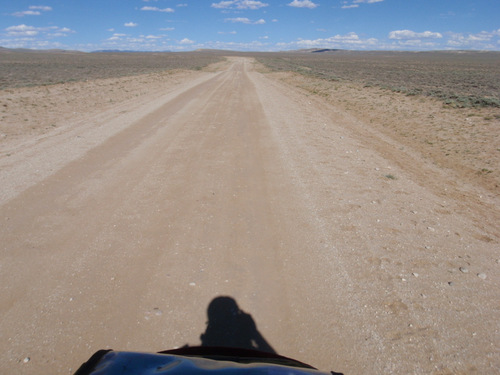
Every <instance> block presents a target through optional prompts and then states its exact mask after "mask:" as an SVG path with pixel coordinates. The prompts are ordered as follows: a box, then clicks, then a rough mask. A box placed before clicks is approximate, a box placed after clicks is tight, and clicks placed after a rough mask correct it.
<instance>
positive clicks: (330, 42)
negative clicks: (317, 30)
mask: <svg viewBox="0 0 500 375" xmlns="http://www.w3.org/2000/svg"><path fill="white" fill-rule="evenodd" d="M378 42H379V41H378V40H377V39H375V38H370V39H361V38H360V37H359V36H358V35H357V34H356V33H354V32H350V33H347V34H345V35H334V36H331V37H329V38H319V39H298V40H297V41H295V42H292V43H279V44H278V45H277V46H278V47H280V48H283V49H297V48H332V49H336V48H338V49H373V48H375V47H376V46H377V44H378Z"/></svg>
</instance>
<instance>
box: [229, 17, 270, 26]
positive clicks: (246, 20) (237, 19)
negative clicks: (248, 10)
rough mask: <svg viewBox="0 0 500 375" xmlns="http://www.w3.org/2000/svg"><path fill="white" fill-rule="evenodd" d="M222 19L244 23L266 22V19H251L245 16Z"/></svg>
mask: <svg viewBox="0 0 500 375" xmlns="http://www.w3.org/2000/svg"><path fill="white" fill-rule="evenodd" d="M224 21H225V22H231V23H244V24H246V25H263V24H265V23H266V21H265V20H263V19H260V20H257V21H251V20H250V19H249V18H246V17H236V18H226V19H225V20H224Z"/></svg>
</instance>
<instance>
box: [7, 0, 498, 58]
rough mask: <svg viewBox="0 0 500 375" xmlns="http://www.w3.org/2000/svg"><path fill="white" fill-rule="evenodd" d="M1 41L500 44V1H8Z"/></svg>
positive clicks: (16, 44)
mask: <svg viewBox="0 0 500 375" xmlns="http://www.w3.org/2000/svg"><path fill="white" fill-rule="evenodd" d="M0 46H3V47H8V48H35V49H51V48H63V49H75V50H81V51H94V50H102V49H120V50H145V51H166V50H170V51H189V50H195V49H200V48H215V49H232V50H238V51H281V50H292V49H302V48H342V49H354V50H444V49H479V50H496V51H498V50H500V0H262V1H258V0H40V1H34V0H0Z"/></svg>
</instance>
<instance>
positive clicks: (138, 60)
mask: <svg viewBox="0 0 500 375" xmlns="http://www.w3.org/2000/svg"><path fill="white" fill-rule="evenodd" d="M0 57H1V58H0V89H6V88H13V87H26V86H42V85H53V84H56V83H66V82H75V81H87V80H93V79H103V78H117V77H125V76H133V75H139V74H147V73H158V72H163V71H166V70H175V69H190V70H200V69H202V68H203V67H206V66H207V65H209V64H213V63H215V62H218V61H220V60H222V57H221V56H217V55H215V54H208V53H198V52H186V53H135V52H134V53H123V52H120V53H82V52H67V51H57V52H41V51H16V50H6V49H1V50H0Z"/></svg>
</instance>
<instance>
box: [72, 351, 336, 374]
mask: <svg viewBox="0 0 500 375" xmlns="http://www.w3.org/2000/svg"><path fill="white" fill-rule="evenodd" d="M118 374H119V375H153V374H159V375H162V374H166V375H172V374H175V375H177V374H183V375H185V374H188V375H190V374H207V375H208V374H211V375H221V374H240V375H246V374H275V375H281V374H283V375H285V374H286V375H322V374H323V375H327V374H328V373H326V372H321V371H318V370H316V369H315V368H314V367H312V366H309V365H307V364H304V363H302V362H299V361H296V360H294V359H291V358H287V357H283V356H280V355H277V354H273V353H266V352H260V351H255V350H246V349H233V348H225V347H220V348H217V347H187V348H181V349H176V350H167V351H164V352H160V353H137V352H119V351H118V352H115V351H113V350H99V351H98V352H96V353H95V354H94V355H93V356H92V357H91V358H90V359H89V360H88V361H87V362H85V363H84V364H83V365H82V366H81V367H80V368H79V369H78V371H77V372H76V373H75V375H118ZM331 374H332V375H342V374H340V373H336V372H331Z"/></svg>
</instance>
